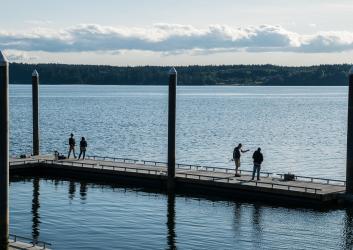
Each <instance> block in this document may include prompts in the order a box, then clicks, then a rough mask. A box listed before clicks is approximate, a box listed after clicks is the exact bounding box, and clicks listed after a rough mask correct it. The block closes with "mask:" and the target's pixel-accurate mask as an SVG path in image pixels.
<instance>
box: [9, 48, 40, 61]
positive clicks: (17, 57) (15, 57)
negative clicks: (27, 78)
mask: <svg viewBox="0 0 353 250" xmlns="http://www.w3.org/2000/svg"><path fill="white" fill-rule="evenodd" d="M5 55H6V57H7V59H8V60H9V61H10V62H31V61H33V60H37V59H38V57H37V56H33V55H29V54H28V53H26V52H23V51H18V50H6V51H5Z"/></svg>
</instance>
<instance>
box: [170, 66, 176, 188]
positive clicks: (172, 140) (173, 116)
mask: <svg viewBox="0 0 353 250" xmlns="http://www.w3.org/2000/svg"><path fill="white" fill-rule="evenodd" d="M176 85H177V71H176V70H175V68H174V67H173V68H171V69H170V70H169V95H168V98H169V99H168V190H173V189H174V188H175V137H176V135H175V127H176Z"/></svg>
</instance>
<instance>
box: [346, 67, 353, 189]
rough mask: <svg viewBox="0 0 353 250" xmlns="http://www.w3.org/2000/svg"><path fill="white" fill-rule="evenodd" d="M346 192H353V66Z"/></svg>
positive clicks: (349, 104)
mask: <svg viewBox="0 0 353 250" xmlns="http://www.w3.org/2000/svg"><path fill="white" fill-rule="evenodd" d="M348 75H349V90H348V126H347V169H346V193H347V194H353V67H352V68H351V70H350V71H349V74H348Z"/></svg>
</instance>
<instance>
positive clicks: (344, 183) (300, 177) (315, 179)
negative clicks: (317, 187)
mask: <svg viewBox="0 0 353 250" xmlns="http://www.w3.org/2000/svg"><path fill="white" fill-rule="evenodd" d="M277 175H279V176H280V178H281V179H282V178H283V176H284V175H285V174H277ZM294 178H295V179H308V180H310V182H315V181H325V182H326V184H330V182H331V183H332V182H335V183H336V184H337V182H338V183H342V184H343V186H345V185H346V181H343V180H336V179H329V178H320V177H310V176H301V175H294ZM320 183H321V184H323V183H322V182H320Z"/></svg>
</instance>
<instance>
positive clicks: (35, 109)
mask: <svg viewBox="0 0 353 250" xmlns="http://www.w3.org/2000/svg"><path fill="white" fill-rule="evenodd" d="M38 89H39V74H38V72H37V70H34V71H33V73H32V115H33V155H39V97H38V91H39V90H38Z"/></svg>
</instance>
